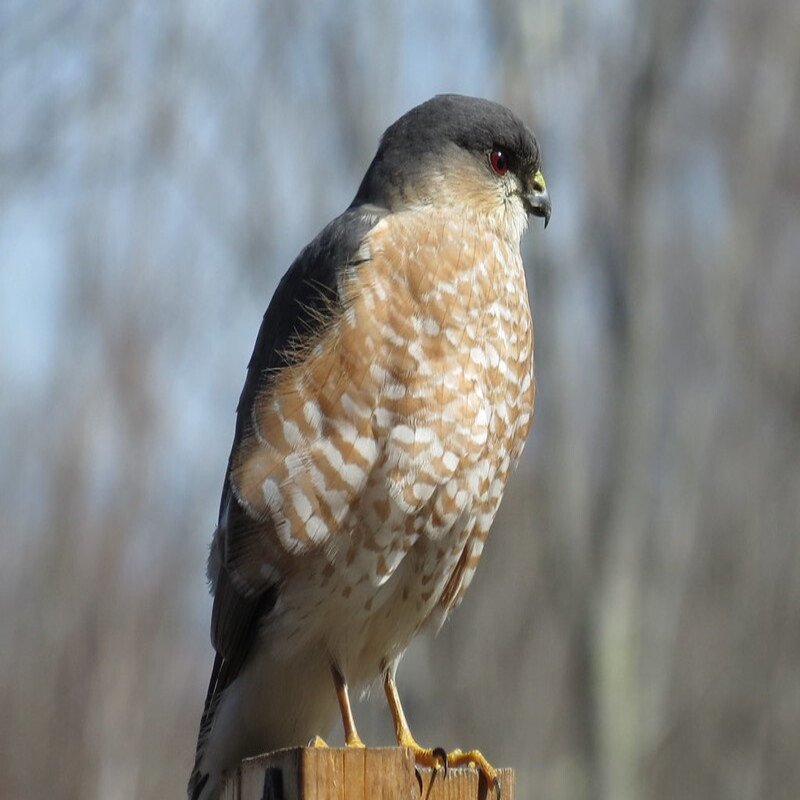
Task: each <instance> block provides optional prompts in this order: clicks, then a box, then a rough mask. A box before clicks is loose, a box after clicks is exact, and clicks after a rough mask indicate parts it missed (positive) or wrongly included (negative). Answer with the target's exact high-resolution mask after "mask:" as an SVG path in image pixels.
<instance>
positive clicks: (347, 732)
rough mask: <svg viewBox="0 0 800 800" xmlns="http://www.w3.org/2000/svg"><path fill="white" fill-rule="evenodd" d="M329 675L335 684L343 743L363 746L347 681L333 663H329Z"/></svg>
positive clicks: (349, 745)
mask: <svg viewBox="0 0 800 800" xmlns="http://www.w3.org/2000/svg"><path fill="white" fill-rule="evenodd" d="M331 675H333V683H334V686H336V699H337V700H338V701H339V711H341V713H342V726H343V727H344V743H345V744H346V745H347V746H348V747H364V742H362V741H361V738H360V737H359V735H358V731H357V730H356V723H355V720H354V719H353V711H352V709H351V708H350V695H349V694H348V693H347V681H346V680H345V677H344V675H342V673H341V672H339V669H338V667H337V666H336V665H335V664H331Z"/></svg>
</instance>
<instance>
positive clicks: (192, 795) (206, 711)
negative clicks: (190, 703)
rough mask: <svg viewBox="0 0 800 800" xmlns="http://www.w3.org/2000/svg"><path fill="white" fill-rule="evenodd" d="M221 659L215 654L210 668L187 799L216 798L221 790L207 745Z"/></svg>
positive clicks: (217, 696)
mask: <svg viewBox="0 0 800 800" xmlns="http://www.w3.org/2000/svg"><path fill="white" fill-rule="evenodd" d="M222 666H223V659H222V656H220V655H219V654H217V656H216V658H215V659H214V667H213V669H212V670H211V680H210V681H209V683H208V692H207V693H206V702H205V706H204V707H203V716H202V717H201V718H200V731H199V733H198V734H197V750H196V751H195V758H194V767H193V768H192V774H191V775H190V776H189V786H188V787H187V796H188V798H189V800H217V798H218V797H219V795H220V792H221V791H222V777H223V776H222V772H221V770H219V769H214V768H213V767H212V766H211V765H210V764H209V759H208V753H207V745H208V739H209V736H210V734H211V728H212V726H213V724H214V716H215V713H216V710H217V705H218V703H219V697H220V695H219V692H218V691H217V688H218V686H219V679H220V671H221V670H222Z"/></svg>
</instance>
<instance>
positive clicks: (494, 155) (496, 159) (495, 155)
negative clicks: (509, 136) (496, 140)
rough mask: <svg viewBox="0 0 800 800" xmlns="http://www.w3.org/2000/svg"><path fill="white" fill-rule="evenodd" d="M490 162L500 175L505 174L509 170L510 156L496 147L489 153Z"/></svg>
mask: <svg viewBox="0 0 800 800" xmlns="http://www.w3.org/2000/svg"><path fill="white" fill-rule="evenodd" d="M489 163H490V164H491V165H492V169H493V170H494V171H495V172H496V173H497V174H498V175H505V174H506V172H508V156H507V155H506V154H505V153H504V152H503V151H502V150H501V149H500V148H499V147H495V148H494V150H492V152H491V153H489Z"/></svg>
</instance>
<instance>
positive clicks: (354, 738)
mask: <svg viewBox="0 0 800 800" xmlns="http://www.w3.org/2000/svg"><path fill="white" fill-rule="evenodd" d="M344 746H345V747H360V748H362V749H363V748H365V747H366V745H365V744H364V742H362V741H361V737H360V736H359V735H358V734H357V733H356V732H355V731H353V732H352V734H350V735H349V736H347V737H346V738H345V742H344Z"/></svg>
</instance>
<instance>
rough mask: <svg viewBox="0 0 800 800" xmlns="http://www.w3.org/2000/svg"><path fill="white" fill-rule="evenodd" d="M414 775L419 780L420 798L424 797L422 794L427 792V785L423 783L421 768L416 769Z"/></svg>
mask: <svg viewBox="0 0 800 800" xmlns="http://www.w3.org/2000/svg"><path fill="white" fill-rule="evenodd" d="M414 775H415V777H416V779H417V783H418V784H419V796H420V797H422V792H423V791H424V790H425V784H424V783H423V782H422V773H421V772H420V771H419V767H414Z"/></svg>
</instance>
